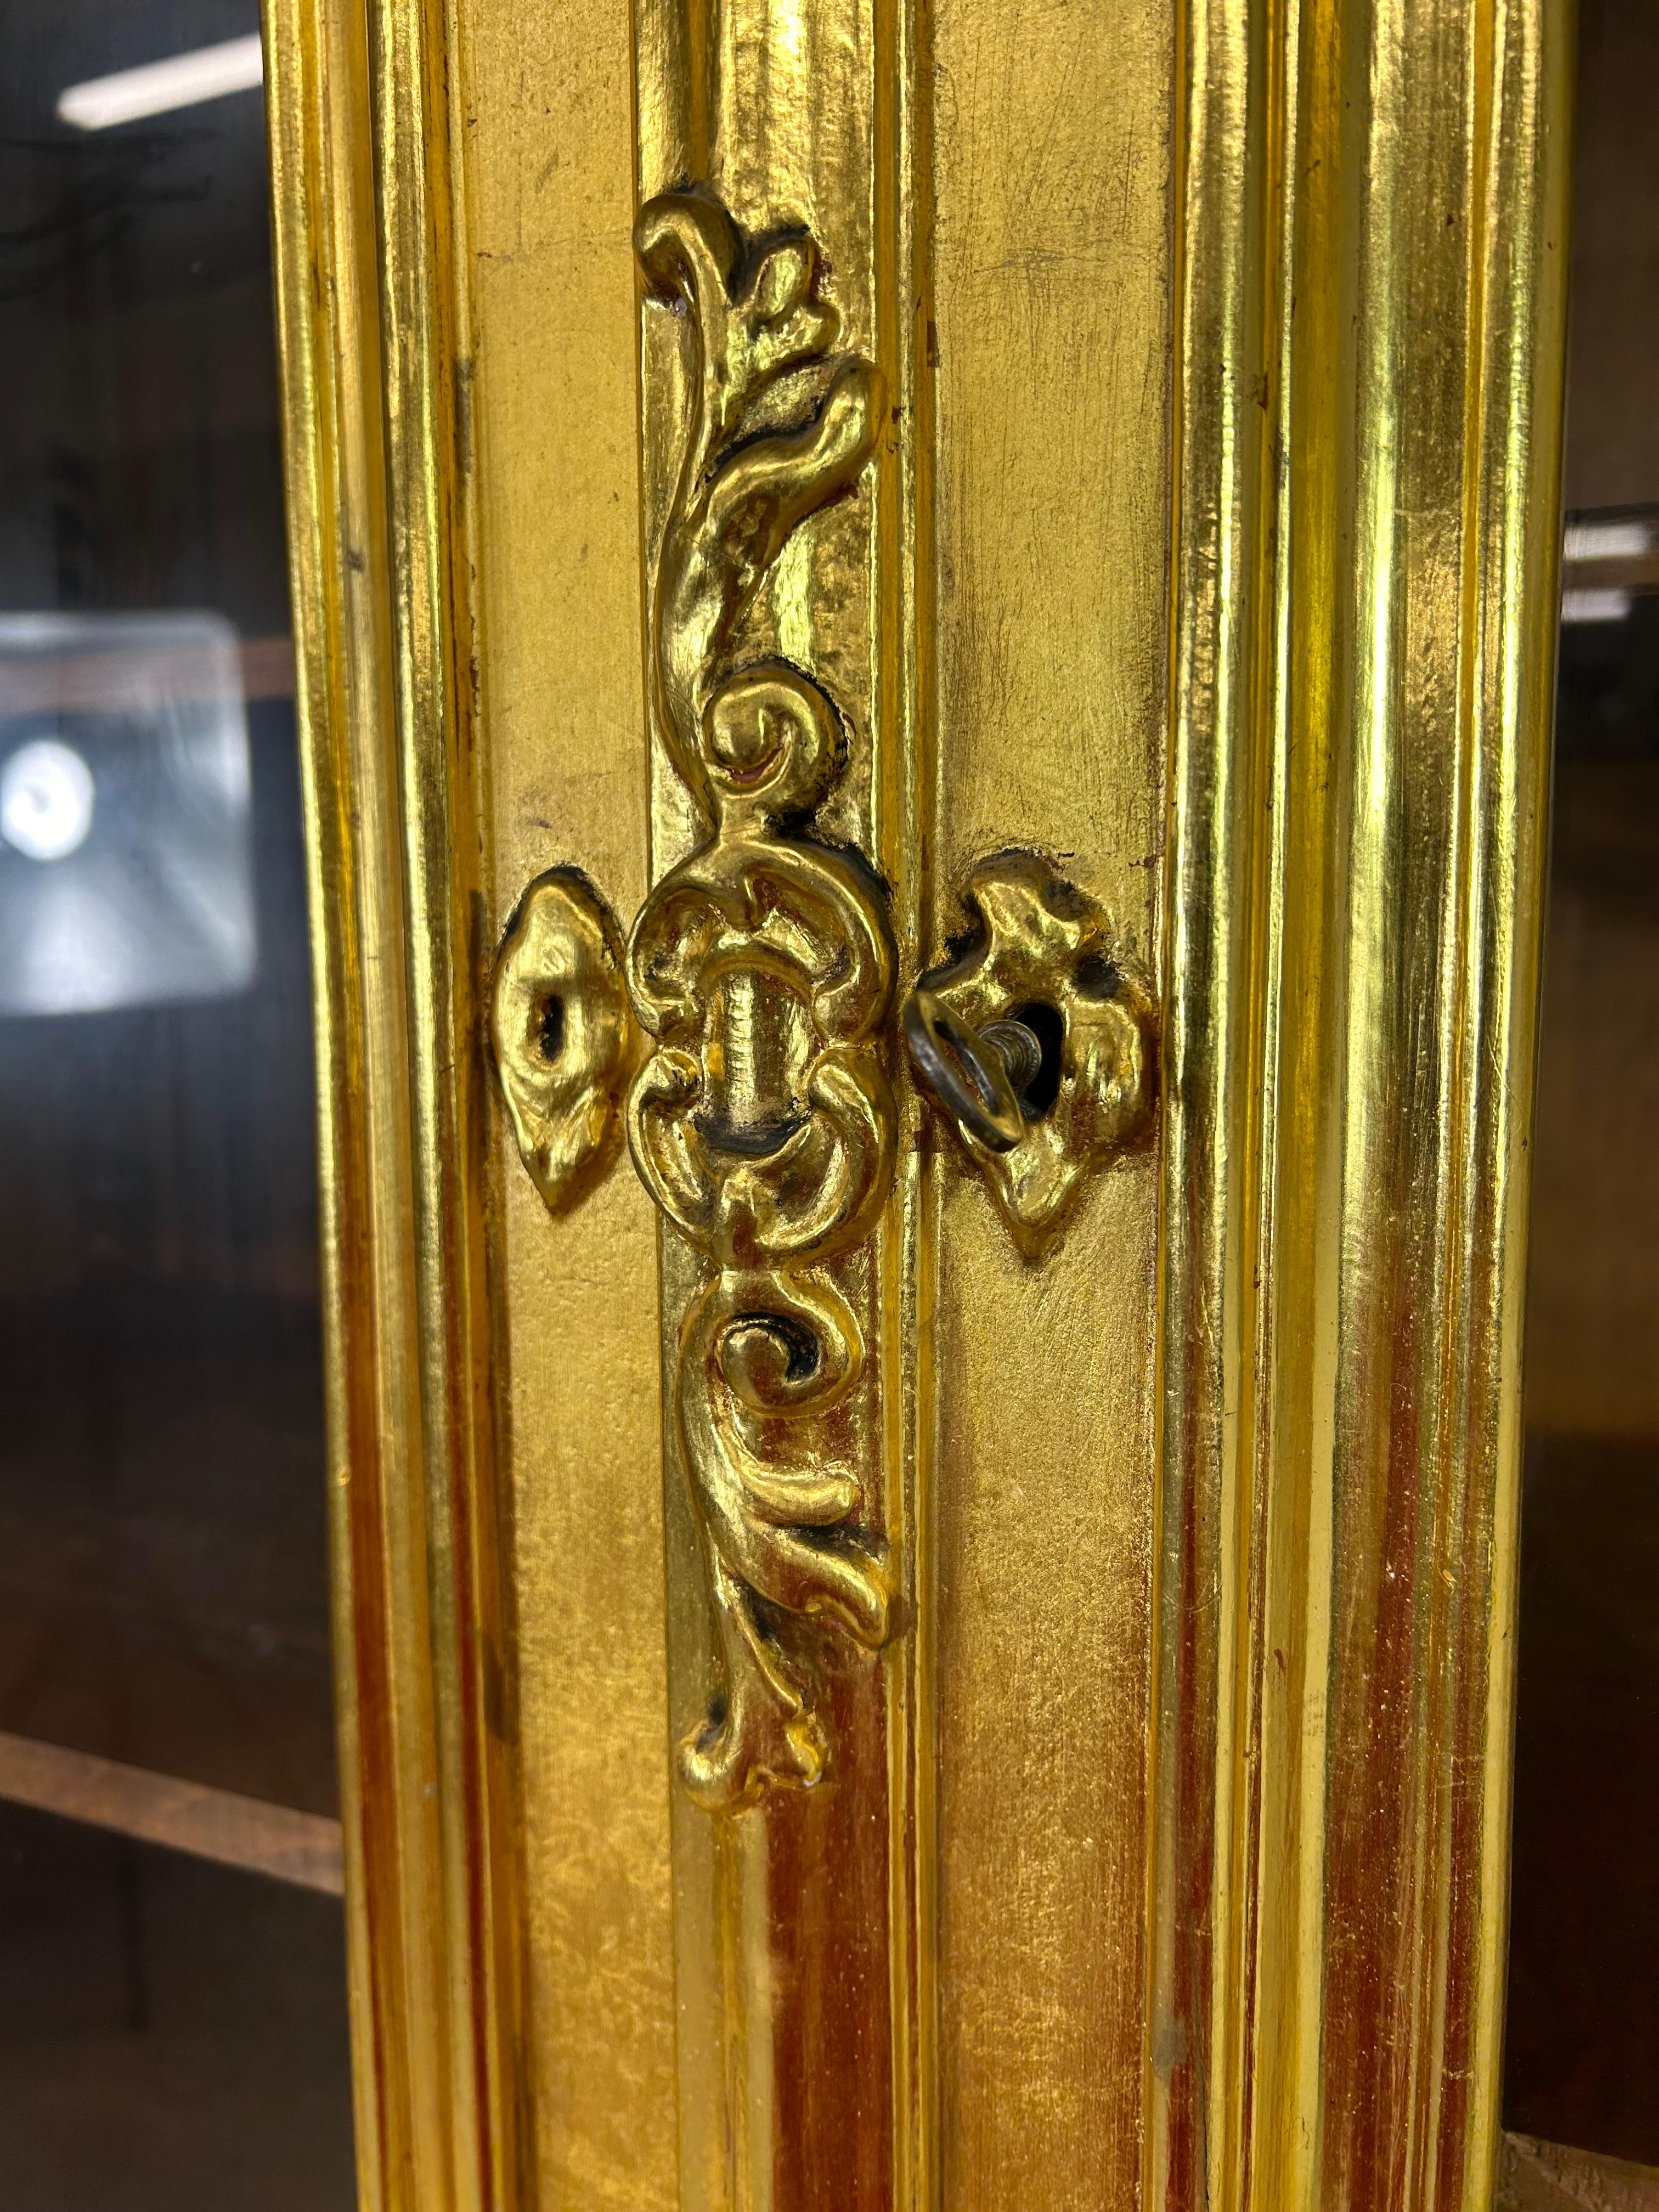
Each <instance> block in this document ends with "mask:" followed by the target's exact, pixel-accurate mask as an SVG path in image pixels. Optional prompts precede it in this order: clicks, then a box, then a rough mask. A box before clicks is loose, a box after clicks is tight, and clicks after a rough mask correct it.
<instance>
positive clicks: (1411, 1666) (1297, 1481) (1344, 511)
mask: <svg viewBox="0 0 1659 2212" xmlns="http://www.w3.org/2000/svg"><path fill="white" fill-rule="evenodd" d="M1183 20H1184V46H1185V75H1184V78H1183V81H1182V85H1181V87H1180V98H1181V100H1182V133H1181V143H1182V147H1183V149H1184V153H1183V161H1182V173H1181V175H1180V179H1179V204H1178V216H1177V222H1178V237H1179V246H1180V268H1179V291H1178V300H1177V319H1176V333H1177V345H1178V348H1179V359H1178V385H1177V392H1178V417H1177V441H1176V487H1175V489H1176V509H1175V511H1176V541H1175V555H1174V559H1175V565H1174V578H1173V580H1174V600H1173V613H1172V619H1173V623H1174V631H1175V651H1174V695H1173V702H1172V712H1173V725H1174V737H1173V756H1172V763H1173V765H1172V786H1171V792H1170V843H1169V859H1168V878H1167V911H1168V921H1167V930H1168V939H1167V942H1168V1007H1167V1026H1166V1032H1165V1077H1166V1084H1165V1096H1166V1102H1167V1103H1166V1121H1165V1147H1166V1149H1165V1154H1164V1221H1165V1230H1164V1253H1165V1258H1164V1286H1163V1323H1162V1355H1161V1360H1162V1376H1163V1437H1162V1447H1161V1470H1160V1480H1161V1492H1162V1494H1161V1503H1160V1514H1161V1528H1160V1554H1159V1556H1160V1585H1159V1600H1158V1669H1157V1682H1156V1691H1155V1699H1154V1728H1155V1747H1154V1765H1153V1775H1152V1786H1153V1792H1154V1807H1155V1821H1156V1832H1155V1838H1154V1852H1153V1863H1152V1869H1151V1881H1150V1883H1149V1889H1148V1905H1149V1912H1150V1920H1151V1925H1150V1935H1151V1949H1150V1967H1151V1984H1150V1992H1149V2018H1148V2039H1147V2072H1146V2094H1147V2124H1146V2167H1145V2191H1146V2200H1145V2201H1146V2207H1147V2212H1176V2208H1179V2212H1197V2208H1198V2207H1200V2206H1204V2207H1206V2208H1209V2212H1243V2208H1245V2207H1257V2208H1261V2212H1289V2208H1297V2207H1299V2208H1303V2212H1339V2208H1344V2207H1352V2208H1355V2212H1360V2208H1364V2212H1454V2208H1455V2212H1487V2208H1488V2207H1489V2205H1490V2202H1491V2196H1492V2180H1493V2160H1494V2157H1495V2154H1496V2148H1497V2142H1498V2093H1499V2087H1500V2083H1499V2052H1500V2048H1501V2027H1502V2015H1503V2001H1504V1949H1505V1925H1504V1921H1505V1899H1506V1888H1507V1878H1506V1862H1507V1850H1508V1833H1507V1832H1508V1822H1509V1766H1510V1725H1511V1682H1512V1670H1513V1638H1514V1583H1515V1568H1516V1504H1517V1486H1518V1478H1519V1449H1520V1381H1521V1377H1520V1329H1521V1312H1522V1287H1523V1276H1524V1243H1525V1218H1526V1197H1527V1181H1528V1177H1527V1158H1526V1154H1527V1144H1528V1131H1529V1127H1530V1123H1531V1112H1532V1093H1533V1059H1534V1023H1535V1008H1536V1000H1537V991H1538V974H1539V927H1540V919H1541V909H1542V864H1543V854H1544V825H1545V809H1546V799H1547V782H1548V745H1549V730H1550V712H1551V695H1552V679H1553V615H1554V577H1555V562H1556V544H1557V538H1558V532H1559V511H1558V499H1559V484H1558V477H1559V431H1560V416H1561V392H1562V366H1563V341H1564V301H1563V281H1564V276H1565V227H1564V217H1565V192H1566V155H1567V145H1566V115H1567V94H1568V83H1569V72H1570V40H1569V34H1568V25H1567V15H1566V10H1565V7H1564V6H1562V5H1560V4H1559V0H1517V4H1504V5H1499V6H1495V7H1494V6H1489V5H1486V4H1485V0H1308V3H1307V4H1298V0H1279V4H1276V5H1273V6H1270V7H1258V6H1255V5H1254V4H1251V5H1249V6H1246V5H1244V4H1243V0H1190V4H1188V6H1187V7H1186V8H1185V9H1184V11H1183Z"/></svg>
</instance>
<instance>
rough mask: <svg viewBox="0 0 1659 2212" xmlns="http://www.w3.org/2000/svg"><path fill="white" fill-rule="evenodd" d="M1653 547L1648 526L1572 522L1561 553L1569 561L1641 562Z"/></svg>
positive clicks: (1632, 523) (1639, 524)
mask: <svg viewBox="0 0 1659 2212" xmlns="http://www.w3.org/2000/svg"><path fill="white" fill-rule="evenodd" d="M1652 543H1653V531H1652V527H1651V526H1650V524H1648V523H1645V522H1570V523H1569V524H1568V525H1567V533H1566V536H1565V538H1563V540H1562V543H1561V551H1562V554H1563V556H1564V557H1565V559H1566V560H1569V561H1639V560H1640V559H1641V558H1642V556H1643V555H1644V553H1645V552H1646V551H1647V550H1648V549H1649V547H1650V545H1651V544H1652Z"/></svg>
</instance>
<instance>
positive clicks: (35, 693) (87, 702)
mask: <svg viewBox="0 0 1659 2212" xmlns="http://www.w3.org/2000/svg"><path fill="white" fill-rule="evenodd" d="M248 798H249V767H248V736H247V715H246V710H245V708H244V706H243V703H242V679H241V671H240V666H239V665H238V662H237V656H236V640H235V635H234V631H233V630H232V629H231V627H230V625H229V623H227V622H226V621H225V620H224V619H223V617H221V616H218V615H210V614H191V615H148V616H137V617H131V616H112V615H0V833H3V839H4V842H3V844H0V943H3V944H4V945H5V946H6V958H5V961H4V963H0V1013H6V1014H84V1013H98V1012H105V1011H107V1010H108V1009H110V1008H112V1007H115V1006H150V1005H155V1004H159V1003H161V1002H162V1001H164V1000H170V999H212V998H219V997H222V996H224V995H225V994H228V993H232V992H236V991H241V990H245V989H246V987H247V985H248V984H249V983H250V982H251V981H252V977H253V972H254V967H255V964H256V954H257V935H256V929H255V923H254V914H253V872H252V865H251V861H250V856H249V850H248ZM30 862H33V863H34V864H35V865H34V866H29V865H28V864H29V863H30Z"/></svg>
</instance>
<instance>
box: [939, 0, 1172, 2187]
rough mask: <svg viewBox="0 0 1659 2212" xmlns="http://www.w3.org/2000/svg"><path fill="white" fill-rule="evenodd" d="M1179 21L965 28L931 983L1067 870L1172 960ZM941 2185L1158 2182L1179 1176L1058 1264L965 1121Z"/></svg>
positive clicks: (943, 1250)
mask: <svg viewBox="0 0 1659 2212" xmlns="http://www.w3.org/2000/svg"><path fill="white" fill-rule="evenodd" d="M1172 28H1173V26H1172V21H1171V18H1170V11H1169V10H1168V9H1164V8H1163V7H1160V6H1158V5H1153V4H1146V5H1142V4H1138V0H1137V4H1129V5H1125V6H1121V7H1118V8H1115V9H1114V10H1113V11H1112V21H1111V30H1110V35H1109V36H1103V34H1102V26H1101V21H1100V19H1099V17H1098V15H1094V14H1092V13H1091V11H1090V10H1088V9H1069V10H1068V9H1054V10H1050V9H1042V8H1038V7H1035V6H1018V7H1008V8H1005V9H998V10H996V11H994V13H987V11H986V10H985V9H981V8H978V7H974V6H971V5H967V4H962V0H947V4H943V5H941V6H939V9H937V12H936V15H935V19H934V26H933V59H934V78H933V82H934V83H935V85H936V87H937V94H936V103H935V107H934V113H933V131H934V133H935V141H936V155H935V164H934V173H935V206H936V230H935V240H936V243H935V254H934V270H933V297H932V301H931V304H930V307H929V310H928V320H929V322H930V324H931V325H932V326H933V327H932V329H931V330H930V331H928V332H927V334H926V335H927V348H928V355H929V358H930V359H931V360H932V361H933V362H934V364H935V366H934V367H933V370H932V372H931V377H930V383H931V386H932V389H933V395H934V401H933V404H934V407H935V410H936V422H937V428H936V436H935V458H934V460H933V467H934V469H935V471H936V476H935V485H936V489H935V501H936V518H937V519H936V527H937V531H938V554H937V583H936V586H935V588H936V593H937V612H936V615H935V617H934V618H933V623H932V624H931V625H930V633H929V645H930V651H931V653H932V656H933V659H932V669H933V684H934V687H935V696H936V697H937V701H938V708H937V712H938V720H939V738H938V744H939V770H938V782H937V793H936V798H935V800H934V804H933V813H932V817H931V819H930V821H929V823H928V824H927V839H928V848H929V850H930V853H931V854H932V855H933V887H932V890H931V893H930V896H931V897H932V900H933V915H934V917H936V918H933V919H930V921H929V925H928V927H927V932H926V936H927V942H926V943H925V944H924V945H921V947H920V952H921V959H922V961H923V962H924V963H928V964H931V963H932V961H933V958H934V957H936V955H937V953H938V951H939V945H940V943H941V941H942V939H944V938H945V936H946V935H948V934H949V933H951V932H953V931H955V930H956V929H957V928H959V927H962V925H963V921H965V919H966V916H965V915H964V913H963V910H962V908H960V906H959V905H958V903H957V891H958V890H959V888H960V887H961V885H962V884H963V881H964V879H965V878H966V876H967V873H968V870H969V865H970V863H971V862H972V861H973V860H975V859H976V858H977V857H978V856H979V855H980V854H983V853H986V852H994V851H995V850H997V849H998V848H1000V847H1004V846H1008V845H1016V846H1021V847H1031V848H1036V849H1038V850H1042V851H1046V852H1048V853H1049V854H1052V855H1054V858H1055V859H1056V860H1057V861H1058V862H1059V864H1060V866H1061V867H1062V868H1063V870H1064V871H1065V872H1066V874H1067V875H1068V876H1069V877H1070V878H1072V879H1073V881H1075V882H1076V883H1077V884H1079V887H1080V888H1081V889H1082V890H1085V892H1087V893H1089V894H1090V895H1091V896H1093V897H1095V898H1096V899H1097V900H1098V901H1099V902H1100V903H1101V904H1102V905H1103V908H1105V909H1106V911H1107V912H1108V914H1109V915H1110V916H1111V918H1112V922H1113V926H1114V930H1115V935H1116V936H1117V939H1118V940H1119V942H1120V943H1121V945H1122V946H1123V947H1124V949H1125V951H1126V952H1127V954H1128V955H1129V957H1132V958H1133V960H1135V961H1136V962H1137V963H1138V964H1139V966H1140V967H1142V968H1143V969H1145V971H1146V973H1147V974H1148V975H1151V976H1156V975H1157V974H1158V965H1159V949H1158V928H1157V908H1156V902H1157V897H1158V870H1159V865H1160V853H1161V831H1160V826H1159V825H1160V820H1161V792H1162V778H1163V768H1162V764H1163V758H1164V726H1165V722H1164V718H1165V712H1166V691H1167V677H1166V671H1167V665H1168V647H1167V641H1166V627H1165V625H1166V620H1167V588H1166V547H1167V538H1168V522H1167V501H1168V490H1169V485H1168V451H1169V449H1168V442H1167V441H1168V416H1169V404H1170V344H1169V330H1170V290H1169V287H1170V260H1169V252H1170V247H1169V224H1170V200H1169V182H1170V158H1171V155H1170V145H1171V131H1172V128H1173V123H1174V117H1173V113H1172V111H1171V106H1170V87H1171V83H1172V81H1173V79H1172V71H1173V66H1174V52H1173V45H1172V39H1171V33H1172ZM924 1141H925V1142H927V1144H928V1146H929V1147H930V1152H932V1154H933V1166H932V1172H933V1174H934V1175H935V1176H938V1178H939V1186H940V1199H939V1203H940V1212H941V1219H940V1228H939V1259H938V1287H937V1292H936V1303H935V1305H934V1310H933V1313H932V1314H931V1315H930V1316H928V1317H927V1320H926V1321H924V1322H923V1328H924V1331H925V1336H926V1341H927V1344H928V1346H929V1349H930V1351H931V1352H932V1355H933V1376H934V1389H935V1390H936V1392H937V1398H936V1403H935V1409H934V1412H933V1434H934V1437H935V1438H936V1443H935V1446H934V1462H933V1483H932V1502H931V1506H930V1510H931V1512H932V1514H933V1522H934V1528H935V1532H936V1533H935V1535H934V1547H935V1565H934V1569H933V1572H934V1575H935V1577H936V1580H935V1583H934V1585H933V1598H934V1607H935V1615H936V1618H935V1621H934V1626H933V1645H934V1650H935V1651H936V1654H937V1660H936V1679H937V1682H938V1717H937V1724H936V1725H937V1738H936V1741H937V1759H938V1780H937V1785H936V1786H937V1790H938V1807H939V1965H938V1974H939V2076H940V2109H941V2120H940V2172H939V2183H938V2187H939V2197H938V2200H937V2201H938V2202H939V2203H940V2204H941V2205H944V2206H949V2207H950V2208H951V2212H981V2208H982V2212H1006V2207H1008V2206H1010V2205H1013V2204H1019V2205H1022V2206H1026V2207H1030V2208H1033V2212H1036V2209H1037V2208H1041V2212H1051V2208H1056V2209H1057V2208H1060V2207H1066V2208H1068V2212H1069V2208H1073V2207H1076V2208H1082V2207H1085V2206H1087V2207H1094V2206H1097V2205H1102V2204H1111V2205H1115V2206H1121V2207H1128V2206H1132V2205H1133V2203H1135V2201H1136V2197H1137V2191H1138V2187H1139V2153H1140V2080H1139V2061H1140V2043H1141V2027H1140V2022H1141V2009H1142V1995H1141V1991H1142V1981H1143V1974H1142V1959H1141V1927H1142V1918H1143V1911H1144V1890H1143V1876H1142V1871H1141V1869H1142V1864H1143V1854H1144V1838H1145V1828H1144V1821H1145V1796H1144V1792H1145V1771H1146V1694H1147V1677H1148V1665H1149V1656H1150V1618H1149V1615H1150V1597H1151V1593H1150V1576H1151V1547H1152V1465H1153V1458H1152V1445H1153V1438H1152V1415H1153V1392H1152V1340H1153V1317H1154V1292H1155V1277H1154V1260H1155V1237H1156V1221H1157V1200H1158V1190H1157V1172H1156V1165H1155V1161H1156V1155H1155V1153H1147V1154H1142V1155H1139V1156H1131V1157H1130V1158H1128V1159H1127V1160H1126V1161H1125V1162H1124V1164H1122V1165H1121V1167H1117V1168H1114V1169H1111V1170H1108V1171H1107V1172H1106V1173H1104V1174H1103V1175H1102V1176H1099V1177H1097V1179H1096V1180H1095V1181H1094V1182H1092V1183H1091V1185H1090V1187H1089V1188H1087V1190H1086V1191H1085V1193H1084V1194H1083V1195H1082V1197H1081V1199H1080V1200H1079V1204H1078V1207H1077V1210H1076V1212H1075V1214H1074V1216H1073V1221H1072V1224H1071V1225H1070V1227H1069V1228H1068V1229H1067V1231H1066V1235H1065V1237H1064V1240H1063V1242H1062V1243H1061V1244H1060V1248H1059V1249H1057V1250H1056V1251H1055V1252H1054V1254H1053V1255H1051V1256H1050V1258H1048V1260H1047V1261H1044V1262H1043V1263H1042V1267H1041V1269H1040V1270H1037V1271H1035V1272H1034V1271H1033V1270H1032V1269H1031V1268H1030V1267H1029V1266H1028V1265H1027V1264H1026V1263H1025V1262H1024V1261H1022V1260H1021V1259H1020V1258H1019V1256H1018V1254H1017V1253H1016V1252H1015V1250H1014V1249H1013V1247H1012V1243H1010V1240H1009V1237H1008V1234H1007V1231H1006V1228H1005V1226H1004V1225H1003V1222H1002V1220H1001V1218H1000V1215H999V1214H998V1212H997V1210H996V1207H995V1206H994V1202H993V1200H992V1197H991V1194H990V1193H989V1192H988V1191H987V1189H986V1188H985V1187H984V1185H983V1183H982V1182H981V1180H980V1178H979V1177H978V1176H977V1175H976V1174H975V1173H973V1172H972V1171H971V1170H967V1169H966V1168H965V1167H963V1165H961V1164H958V1158H957V1146H956V1144H955V1140H954V1139H953V1138H950V1137H947V1136H945V1135H943V1134H941V1135H939V1137H937V1138H935V1137H934V1136H933V1135H932V1134H931V1133H930V1134H929V1135H928V1136H927V1138H926V1139H924Z"/></svg>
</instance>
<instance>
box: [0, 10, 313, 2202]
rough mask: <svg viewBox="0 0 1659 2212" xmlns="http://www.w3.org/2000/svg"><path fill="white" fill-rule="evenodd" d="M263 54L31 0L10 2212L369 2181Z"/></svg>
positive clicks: (3, 1904)
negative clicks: (357, 2061)
mask: <svg viewBox="0 0 1659 2212" xmlns="http://www.w3.org/2000/svg"><path fill="white" fill-rule="evenodd" d="M257 34H258V5H257V0H54V4H53V5H52V7H49V8H47V7H40V6H36V5H25V4H22V3H21V0H12V3H11V4H3V0H0V419H3V421H4V422H5V424H6V428H7V435H6V438H5V441H4V444H3V448H0V946H3V948H4V957H3V960H0V1403H3V1405H4V1407H5V1408H6V1413H7V1419H6V1422H5V1425H4V1428H3V1431H0V2212H13V2208H14V2207H15V2208H18V2212H22V2208H24V2207H27V2208H28V2212H47V2209H48V2208H52V2207H56V2206H58V2205H62V2206H63V2207H64V2212H69V2208H70V2207H74V2208H75V2212H89V2208H95V2207H96V2206H98V2205H99V2204H100V2203H107V2204H109V2205H111V2206H116V2205H118V2206H119V2207H120V2208H121V2212H134V2208H136V2207H139V2206H142V2205H144V2204H146V2203H151V2202H154V2203H156V2204H158V2205H160V2204H161V2203H163V2202H165V2203H167V2205H168V2206H169V2207H170V2208H173V2212H189V2209H190V2208H191V2207H195V2206H200V2207H202V2208H204V2212H206V2208H208V2207H212V2208H214V2212H225V2208H228V2207H234V2206H240V2205H247V2206H255V2205H260V2206H262V2205H264V2204H267V2203H269V2204H271V2205H273V2206H275V2205H276V2204H278V2203H282V2204H285V2205H291V2204H294V2203H306V2204H307V2205H319V2206H326V2205H331V2204H336V2205H343V2204H345V2203H349V2201H350V2199H351V2197H352V2194H353V2184H352V2172H351V2142H350V2120H349V2068H348V2063H347V2057H346V2048H345V2027H344V2021H345V1996H344V1962H343V1930H342V1927H341V1907H340V1903H339V1897H338V1888H339V1841H338V1831H337V1825H336V1815H337V1791H336V1780H335V1771H334V1747H333V1728H332V1713H331V1681H330V1668H329V1650H328V1592H327V1574H326V1528H325V1460H324V1445H323V1428H322V1379H321V1358H320V1346H319V1305H318V1279H317V1221H316V1196H315V1179H316V1159H315V1139H314V1115H315V1108H314V1099H313V1059H312V1046H311V1028H310V1024H311V1006H310V978H309V964H308V951H307V931H306V913H305V868H304V845H303V838H302V832H301V812H300V793H299V778H298V763H297V754H296V744H295V720H294V702H293V673H292V656H291V653H290V650H289V637H288V631H289V619H288V605H287V589H286V575H285V556H284V548H283V507H282V478H281V453H280V447H279V443H278V430H277V413H276V350H275V337H274V332H273V325H272V312H271V270H270V242H269V240H270V204H269V188H268V179H267V172H266V158H265V148H264V114H263V103H262V99H261V95H260V92H259V89H258V80H259V67H258V36H257ZM158 63H171V64H175V66H173V68H172V69H170V70H162V71H161V72H160V73H159V74H158V73H157V72H156V71H155V70H154V69H153V68H152V67H151V66H150V65H152V64H158ZM70 1816H72V1817H70Z"/></svg>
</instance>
